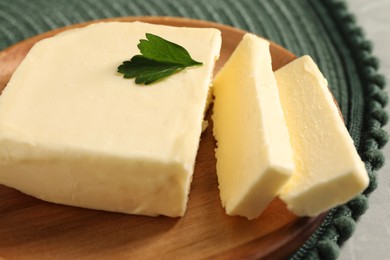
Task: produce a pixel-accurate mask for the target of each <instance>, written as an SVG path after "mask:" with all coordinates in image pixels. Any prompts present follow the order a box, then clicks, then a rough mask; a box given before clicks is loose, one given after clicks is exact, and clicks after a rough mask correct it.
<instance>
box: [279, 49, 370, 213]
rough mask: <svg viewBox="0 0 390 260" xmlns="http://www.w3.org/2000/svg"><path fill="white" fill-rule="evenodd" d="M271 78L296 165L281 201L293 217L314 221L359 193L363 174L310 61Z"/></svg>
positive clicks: (302, 60)
mask: <svg viewBox="0 0 390 260" xmlns="http://www.w3.org/2000/svg"><path fill="white" fill-rule="evenodd" d="M275 76H276V79H277V83H278V87H279V93H280V100H281V103H282V107H283V110H284V113H285V116H286V122H287V125H288V130H289V133H290V138H291V143H292V147H293V150H294V160H295V166H296V170H295V172H294V174H293V176H292V177H291V179H290V180H289V182H288V183H287V184H286V186H285V187H284V188H283V189H282V191H281V193H280V197H281V199H282V200H283V201H284V202H286V204H287V206H288V208H289V209H290V210H291V211H293V212H294V213H295V214H297V215H301V216H315V215H317V214H319V213H321V212H323V211H326V210H328V209H330V208H332V207H334V206H337V205H339V204H342V203H345V202H347V201H348V200H350V199H352V198H353V197H354V196H356V195H357V194H358V193H360V192H362V191H363V190H364V189H365V188H366V187H367V185H368V175H367V173H366V170H365V167H364V163H363V162H362V161H361V159H360V157H359V155H358V153H357V151H356V149H355V146H354V144H353V141H352V139H351V137H350V135H349V133H348V131H347V129H346V127H345V125H344V122H343V120H342V118H341V116H340V114H339V111H338V108H337V107H336V105H335V103H334V100H333V97H332V95H331V93H330V91H329V90H328V87H327V81H326V79H325V78H324V76H323V75H322V74H321V72H320V71H319V69H318V67H317V65H316V64H315V63H314V61H313V60H312V59H311V58H310V57H309V56H304V57H301V58H299V59H297V60H295V61H293V62H291V63H290V64H288V65H286V66H284V67H283V68H281V69H279V70H278V71H277V72H275Z"/></svg>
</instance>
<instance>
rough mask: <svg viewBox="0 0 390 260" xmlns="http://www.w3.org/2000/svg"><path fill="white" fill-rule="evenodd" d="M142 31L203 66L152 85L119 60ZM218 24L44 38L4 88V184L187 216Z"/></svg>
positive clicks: (134, 26)
mask: <svg viewBox="0 0 390 260" xmlns="http://www.w3.org/2000/svg"><path fill="white" fill-rule="evenodd" d="M145 33H152V34H156V35H158V36H160V37H163V38H165V39H166V40H168V41H172V42H174V43H177V44H179V45H181V46H183V47H184V48H185V49H187V50H188V52H189V53H190V54H191V56H192V57H193V58H194V59H195V60H197V61H200V62H203V66H199V67H194V68H188V69H185V70H184V71H182V72H180V73H177V74H175V75H173V76H171V77H168V78H166V79H164V80H162V81H160V82H158V83H156V84H153V85H150V86H140V85H136V84H135V83H134V79H124V78H123V77H122V76H123V75H121V74H119V73H117V72H116V71H117V67H118V66H119V65H120V64H121V63H122V62H123V61H124V60H129V59H130V58H131V57H133V56H134V55H136V54H139V50H138V49H137V44H138V43H139V40H140V39H145ZM220 47H221V35H220V31H218V30H216V29H200V28H178V27H170V26H163V25H152V24H147V23H141V22H133V23H120V22H109V23H98V24H93V25H90V26H87V27H84V28H80V29H74V30H69V31H66V32H64V33H61V34H59V35H57V36H55V37H52V38H48V39H45V40H42V41H40V42H38V43H37V44H35V46H34V47H33V48H32V49H31V51H30V52H29V53H28V55H27V56H26V58H25V59H24V61H23V62H22V64H21V65H20V66H19V67H18V69H17V70H16V72H15V73H14V74H13V76H12V79H11V80H10V82H9V84H8V85H7V87H6V89H5V90H4V92H3V93H2V95H1V96H0V183H1V184H3V185H7V186H9V187H13V188H15V189H18V190H20V191H22V192H24V193H26V194H30V195H32V196H35V197H37V198H40V199H42V200H45V201H49V202H55V203H60V204H66V205H73V206H79V207H85V208H91V209H99V210H107V211H115V212H123V213H130V214H142V215H151V216H155V215H166V216H171V217H177V216H183V214H184V213H185V210H186V204H187V199H188V193H189V188H190V183H191V180H192V174H193V170H194V163H195V157H196V153H197V149H198V145H199V138H200V134H201V130H202V120H203V115H204V110H205V106H206V100H207V95H208V91H209V87H210V84H211V77H212V73H213V68H214V63H215V60H216V59H217V58H218V56H219V51H220Z"/></svg>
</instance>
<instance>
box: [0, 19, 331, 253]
mask: <svg viewBox="0 0 390 260" xmlns="http://www.w3.org/2000/svg"><path fill="white" fill-rule="evenodd" d="M135 20H138V21H144V22H149V23H156V24H166V25H173V26H186V27H214V28H218V29H219V30H221V31H222V39H223V44H222V51H221V57H220V59H219V61H218V63H217V65H216V71H218V70H219V69H220V68H221V66H222V65H223V64H224V63H225V61H226V60H227V58H228V57H229V56H230V54H231V53H232V51H233V50H234V49H235V47H236V46H237V44H238V43H239V41H240V40H241V38H242V36H243V35H244V34H245V31H242V30H239V29H235V28H232V27H228V26H225V25H220V24H216V23H211V22H206V21H199V20H191V19H184V18H172V17H123V18H114V19H107V20H103V21H135ZM92 22H96V21H92ZM92 22H88V23H84V24H76V25H72V26H68V27H65V28H61V29H57V30H54V31H50V32H47V33H44V34H41V35H38V36H35V37H32V38H30V39H27V40H25V41H22V42H20V43H18V44H16V45H14V46H12V47H10V48H8V49H6V50H4V51H2V52H0V90H2V89H3V88H4V87H5V85H6V84H7V82H8V81H9V79H10V77H11V75H12V73H13V72H14V71H15V69H16V67H17V66H18V65H19V63H20V62H21V61H22V60H23V58H24V57H25V55H26V54H27V52H28V51H29V50H30V48H31V47H32V46H33V44H34V43H35V42H37V41H39V40H41V39H43V38H46V37H50V36H53V35H55V34H56V33H59V32H62V31H64V30H68V29H71V28H76V27H81V26H85V25H87V24H90V23H92ZM271 55H272V59H273V69H274V70H276V69H278V68H279V67H281V66H283V65H285V64H287V63H288V62H290V61H292V60H293V59H294V58H295V56H294V55H293V54H292V53H290V52H289V51H287V50H285V49H283V48H282V47H280V46H278V45H276V44H275V43H271ZM208 116H209V115H208ZM210 124H212V122H210ZM214 148H215V140H214V138H213V135H212V125H210V126H209V127H208V128H207V130H206V131H205V132H204V133H203V135H202V140H201V143H200V148H199V152H198V156H197V159H196V166H195V173H194V179H193V183H192V187H191V194H190V199H189V203H188V209H187V212H186V214H185V216H184V217H182V218H174V219H173V218H167V217H157V218H154V217H145V216H133V215H125V214H118V213H110V212H102V211H94V210H87V209H81V208H75V207H68V206H62V205H56V204H51V203H47V202H44V201H41V200H38V199H35V198H33V197H30V196H27V195H24V194H22V193H20V192H18V191H16V190H14V189H11V188H7V187H5V186H1V185H0V238H1V239H0V257H5V258H7V259H8V258H9V259H13V258H17V259H48V258H57V259H58V258H59V259H75V258H76V259H80V258H96V257H99V258H110V259H113V258H118V259H144V258H147V259H153V258H158V259H160V258H163V259H172V258H174V259H176V258H177V259H183V258H191V259H198V258H214V257H217V258H231V259H242V258H269V259H279V258H285V257H287V256H288V255H290V254H291V253H293V252H294V251H295V250H297V249H298V248H299V247H300V246H301V245H302V244H303V243H304V241H305V240H306V239H308V238H309V236H310V235H311V234H312V233H313V232H314V230H315V229H316V228H317V227H318V226H319V224H320V223H321V222H322V221H323V219H324V216H325V214H322V215H320V216H318V217H316V218H298V217H296V216H294V215H293V214H292V213H291V212H289V211H288V210H287V209H286V207H285V205H284V204H283V203H282V202H281V201H280V200H279V199H275V200H274V201H273V202H272V203H271V204H270V205H269V206H268V207H267V209H266V210H265V211H264V212H263V213H262V215H261V216H260V217H259V218H257V219H256V220H253V221H248V220H247V219H245V218H241V217H230V216H227V215H226V214H225V212H224V209H223V208H222V206H221V203H220V199H219V191H218V184H217V177H216V173H215V157H214Z"/></svg>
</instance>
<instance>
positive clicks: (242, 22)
mask: <svg viewBox="0 0 390 260" xmlns="http://www.w3.org/2000/svg"><path fill="white" fill-rule="evenodd" d="M144 15H153V16H157V15H158V16H182V17H190V18H196V19H202V20H209V21H214V22H218V23H222V24H227V25H231V26H234V27H237V28H242V29H244V30H247V31H250V32H253V33H256V34H258V35H261V36H263V37H266V38H268V39H270V40H272V41H274V42H276V43H278V44H280V45H282V46H284V47H285V48H287V49H289V50H290V51H292V52H293V53H295V54H296V55H298V56H300V55H303V54H308V55H310V56H312V57H313V59H314V60H315V61H316V62H317V64H318V65H319V67H320V69H321V70H322V72H323V73H324V75H325V76H326V78H327V79H328V82H329V86H330V88H331V91H332V92H333V95H334V96H335V98H336V100H337V102H338V104H339V106H340V109H341V112H342V114H343V116H344V120H345V123H346V125H347V127H348V130H349V132H350V134H351V136H352V138H353V139H354V141H355V144H356V147H357V149H358V151H359V153H360V155H361V157H362V158H363V160H364V161H365V163H366V168H367V170H368V173H369V176H370V186H369V187H368V188H367V190H366V191H365V192H364V194H361V195H359V196H357V197H356V198H355V199H353V200H351V201H350V202H348V203H347V204H345V205H342V206H340V207H337V208H335V209H333V210H331V211H330V212H329V214H328V215H327V217H326V219H325V220H324V222H323V223H322V225H321V226H320V227H319V228H318V229H317V230H316V232H315V233H314V234H313V235H312V237H311V238H310V239H309V240H308V241H306V243H305V244H304V245H303V246H302V247H301V248H300V249H299V250H298V251H297V252H296V253H295V254H294V255H293V256H291V259H335V258H337V256H338V253H339V246H340V245H342V243H343V242H344V241H345V240H347V239H348V238H349V237H350V236H351V234H352V233H353V231H354V229H355V224H356V220H357V219H358V218H359V216H361V215H362V214H363V213H364V212H365V210H366V209H367V206H368V203H367V196H368V195H369V194H370V193H371V192H372V191H373V190H374V189H375V188H376V185H377V183H376V171H377V170H378V169H379V168H380V167H381V166H382V165H383V163H384V157H383V154H382V153H381V151H380V148H382V147H383V146H384V145H385V143H386V142H387V133H386V132H385V131H384V130H383V129H382V127H383V125H384V124H386V122H387V119H388V117H387V114H386V112H385V111H384V109H383V107H384V106H385V105H386V103H387V99H388V98H387V95H386V93H385V92H384V91H383V88H384V87H385V80H384V77H383V76H382V75H380V74H378V72H377V69H378V64H379V62H378V59H377V58H376V57H374V56H373V55H372V54H371V51H372V44H371V42H370V41H368V40H367V39H366V38H365V36H364V33H363V31H362V29H361V28H360V27H359V26H358V25H357V24H356V22H355V17H354V16H353V15H352V14H350V13H349V11H348V10H347V7H346V4H345V2H344V1H342V0H294V1H292V0H241V1H238V0H197V1H195V0H84V1H79V0H56V1H54V0H34V1H31V0H0V50H1V49H4V48H6V47H8V46H10V45H12V44H14V43H17V42H18V41H21V40H23V39H26V38H28V37H31V36H34V35H36V34H39V33H42V32H45V31H48V30H51V29H55V28H58V27H63V26H65V25H69V24H73V23H80V22H84V21H88V20H93V19H100V18H108V17H117V16H144Z"/></svg>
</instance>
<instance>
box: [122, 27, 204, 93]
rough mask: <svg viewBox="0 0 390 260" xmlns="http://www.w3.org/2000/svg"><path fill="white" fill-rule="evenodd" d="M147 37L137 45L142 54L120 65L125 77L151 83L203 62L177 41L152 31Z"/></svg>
mask: <svg viewBox="0 0 390 260" xmlns="http://www.w3.org/2000/svg"><path fill="white" fill-rule="evenodd" d="M146 39H147V40H145V39H141V40H140V43H139V44H138V45H137V47H138V49H139V50H140V52H141V54H142V55H135V56H134V57H133V58H131V60H130V61H124V62H123V63H122V65H120V66H119V67H118V72H119V73H122V74H124V76H123V77H124V78H135V83H136V84H145V85H149V84H151V83H153V82H155V81H158V80H160V79H163V78H166V77H168V76H171V75H172V74H174V73H176V72H179V71H181V70H183V69H185V68H187V67H191V66H200V65H202V64H203V63H201V62H198V61H195V60H193V59H192V58H191V55H190V54H189V53H188V51H187V50H186V49H184V48H183V47H182V46H180V45H177V44H176V43H173V42H170V41H167V40H165V39H163V38H161V37H159V36H157V35H153V34H150V33H147V34H146Z"/></svg>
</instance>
